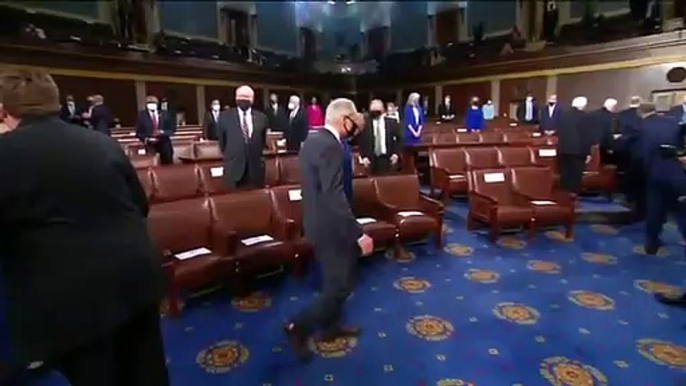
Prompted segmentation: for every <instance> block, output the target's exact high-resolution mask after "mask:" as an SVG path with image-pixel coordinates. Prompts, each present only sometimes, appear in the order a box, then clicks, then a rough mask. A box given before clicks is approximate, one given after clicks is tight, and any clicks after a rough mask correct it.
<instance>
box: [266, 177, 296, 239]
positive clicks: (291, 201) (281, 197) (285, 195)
mask: <svg viewBox="0 0 686 386" xmlns="http://www.w3.org/2000/svg"><path fill="white" fill-rule="evenodd" d="M301 193H302V192H301V190H300V185H282V186H275V187H273V188H271V189H270V194H271V201H272V205H274V210H275V212H277V213H278V214H279V215H280V216H282V217H283V218H289V219H291V220H293V221H295V223H296V225H297V226H298V228H300V229H302V223H303V209H302V195H301Z"/></svg>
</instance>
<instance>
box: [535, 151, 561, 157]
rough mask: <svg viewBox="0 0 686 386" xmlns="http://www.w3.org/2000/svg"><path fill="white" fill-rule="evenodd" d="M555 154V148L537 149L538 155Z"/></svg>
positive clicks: (550, 155)
mask: <svg viewBox="0 0 686 386" xmlns="http://www.w3.org/2000/svg"><path fill="white" fill-rule="evenodd" d="M556 155H557V150H555V149H538V156H539V157H555V156H556Z"/></svg>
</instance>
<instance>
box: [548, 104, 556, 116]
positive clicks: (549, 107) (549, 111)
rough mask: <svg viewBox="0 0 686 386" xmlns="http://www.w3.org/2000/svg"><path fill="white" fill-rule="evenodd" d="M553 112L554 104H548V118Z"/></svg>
mask: <svg viewBox="0 0 686 386" xmlns="http://www.w3.org/2000/svg"><path fill="white" fill-rule="evenodd" d="M554 112H555V105H552V106H548V116H549V117H550V118H552V117H553V113H554Z"/></svg>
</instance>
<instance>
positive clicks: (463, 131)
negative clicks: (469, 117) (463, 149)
mask: <svg viewBox="0 0 686 386" xmlns="http://www.w3.org/2000/svg"><path fill="white" fill-rule="evenodd" d="M457 132H458V133H466V132H467V129H457Z"/></svg>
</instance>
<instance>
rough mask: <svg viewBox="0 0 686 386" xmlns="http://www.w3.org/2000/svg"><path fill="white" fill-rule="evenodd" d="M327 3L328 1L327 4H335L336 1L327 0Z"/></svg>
mask: <svg viewBox="0 0 686 386" xmlns="http://www.w3.org/2000/svg"><path fill="white" fill-rule="evenodd" d="M327 3H329V4H331V5H334V4H336V2H335V1H333V0H329V1H327Z"/></svg>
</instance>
